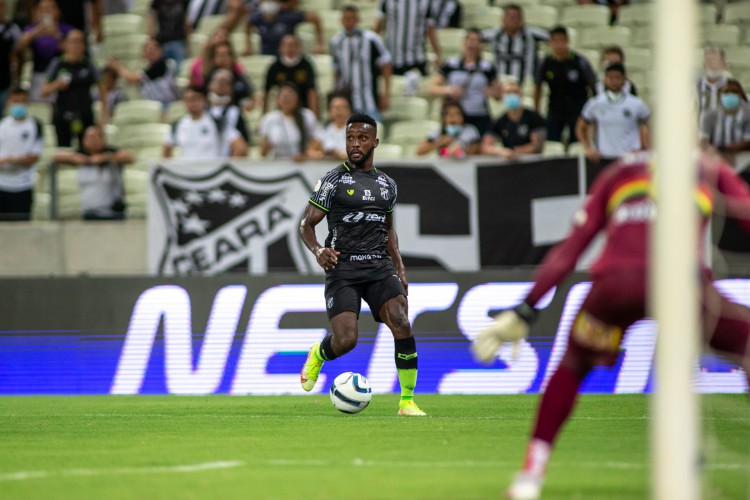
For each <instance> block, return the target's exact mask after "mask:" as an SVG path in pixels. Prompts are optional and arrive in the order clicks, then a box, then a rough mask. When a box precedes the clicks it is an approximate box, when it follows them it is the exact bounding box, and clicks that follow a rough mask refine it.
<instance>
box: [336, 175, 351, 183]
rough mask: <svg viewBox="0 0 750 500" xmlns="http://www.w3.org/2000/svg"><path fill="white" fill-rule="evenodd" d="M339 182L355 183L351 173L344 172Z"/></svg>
mask: <svg viewBox="0 0 750 500" xmlns="http://www.w3.org/2000/svg"><path fill="white" fill-rule="evenodd" d="M339 182H340V183H341V184H354V179H352V176H351V174H344V175H342V176H341V179H339Z"/></svg>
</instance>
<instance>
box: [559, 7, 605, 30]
mask: <svg viewBox="0 0 750 500" xmlns="http://www.w3.org/2000/svg"><path fill="white" fill-rule="evenodd" d="M609 17H610V12H609V8H607V7H605V6H604V5H571V6H569V7H565V8H564V9H563V11H562V14H561V15H560V24H562V25H563V26H566V27H568V26H572V27H574V28H577V27H588V26H607V25H608V24H609Z"/></svg>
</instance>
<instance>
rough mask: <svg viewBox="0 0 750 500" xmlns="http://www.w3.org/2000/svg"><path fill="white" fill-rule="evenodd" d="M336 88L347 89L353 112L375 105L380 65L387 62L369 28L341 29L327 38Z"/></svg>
mask: <svg viewBox="0 0 750 500" xmlns="http://www.w3.org/2000/svg"><path fill="white" fill-rule="evenodd" d="M330 51H331V56H332V57H333V69H334V70H335V71H336V75H337V80H336V89H337V90H347V91H349V92H351V99H352V106H353V108H354V111H355V112H357V113H366V112H368V111H372V110H375V109H378V76H379V75H380V67H381V66H383V65H384V64H388V63H390V62H391V54H390V53H389V52H388V50H387V49H386V48H385V45H384V44H383V40H382V39H381V38H380V37H379V36H378V35H377V34H376V33H375V32H373V31H369V30H361V29H355V30H354V32H353V33H352V35H351V36H347V34H346V31H344V30H342V31H340V32H338V33H336V35H334V37H333V38H332V39H331V50H330Z"/></svg>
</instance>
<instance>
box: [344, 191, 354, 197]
mask: <svg viewBox="0 0 750 500" xmlns="http://www.w3.org/2000/svg"><path fill="white" fill-rule="evenodd" d="M346 194H348V195H349V196H351V195H353V194H354V190H353V189H347V190H346Z"/></svg>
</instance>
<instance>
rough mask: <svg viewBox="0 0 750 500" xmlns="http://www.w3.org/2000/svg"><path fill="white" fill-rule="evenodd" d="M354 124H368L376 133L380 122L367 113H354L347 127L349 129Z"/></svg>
mask: <svg viewBox="0 0 750 500" xmlns="http://www.w3.org/2000/svg"><path fill="white" fill-rule="evenodd" d="M352 123H366V124H367V125H371V126H372V128H374V129H375V131H376V132H377V131H378V122H376V121H375V118H373V117H372V116H370V115H367V114H365V113H354V114H353V115H351V116H350V117H349V119H348V120H346V126H347V127H348V126H349V125H351V124H352Z"/></svg>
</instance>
